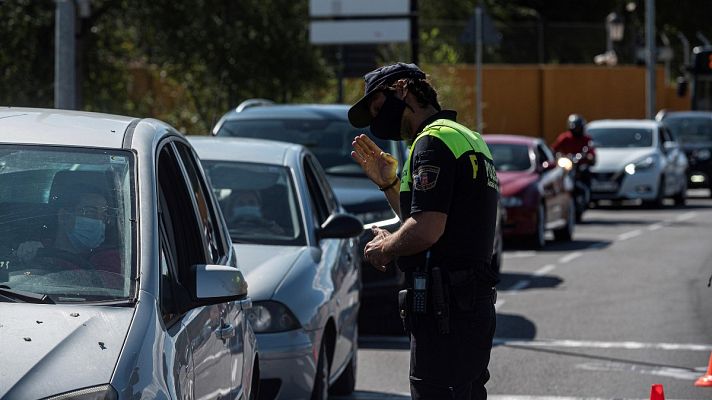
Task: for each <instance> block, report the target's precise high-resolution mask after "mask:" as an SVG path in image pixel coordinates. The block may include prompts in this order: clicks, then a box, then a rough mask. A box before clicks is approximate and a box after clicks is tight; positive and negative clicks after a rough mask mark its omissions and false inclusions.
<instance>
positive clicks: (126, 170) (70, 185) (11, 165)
mask: <svg viewBox="0 0 712 400" xmlns="http://www.w3.org/2000/svg"><path fill="white" fill-rule="evenodd" d="M132 157H133V155H132V154H131V153H130V152H124V151H106V150H88V149H78V148H62V147H41V146H9V145H4V146H0V285H3V286H5V287H9V288H10V289H15V290H21V291H27V292H34V293H38V294H46V295H48V296H49V297H50V298H51V299H52V300H53V301H54V302H56V303H81V302H98V301H117V300H122V299H127V298H129V297H131V296H132V294H133V292H132V291H133V285H132V282H134V280H135V273H134V268H133V267H132V265H134V263H133V260H134V257H133V254H134V252H133V248H134V239H133V234H132V222H131V221H135V220H136V218H135V215H134V207H133V204H134V198H135V196H134V189H133V188H134V186H135V185H134V184H133V180H132V176H133V173H132V168H133V167H132V166H133V161H132V160H133V158H132Z"/></svg>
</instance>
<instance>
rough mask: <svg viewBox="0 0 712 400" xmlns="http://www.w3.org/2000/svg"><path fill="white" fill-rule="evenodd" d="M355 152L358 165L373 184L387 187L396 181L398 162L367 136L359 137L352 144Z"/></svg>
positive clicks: (354, 157)
mask: <svg viewBox="0 0 712 400" xmlns="http://www.w3.org/2000/svg"><path fill="white" fill-rule="evenodd" d="M351 145H352V146H353V148H354V150H353V151H352V152H351V158H353V159H354V160H355V161H356V162H357V163H358V165H360V166H361V168H362V169H363V171H364V172H365V173H366V176H368V177H369V178H370V179H371V180H372V181H373V183H375V184H376V185H378V186H379V187H386V186H388V185H390V184H391V183H393V181H394V180H395V179H396V171H397V169H398V160H396V159H395V158H394V157H393V156H392V155H390V154H388V153H386V152H384V151H383V150H381V148H380V147H378V146H377V145H376V144H375V143H373V141H372V140H371V139H370V138H369V137H368V136H366V135H358V136H356V137H355V138H354V141H353V142H351Z"/></svg>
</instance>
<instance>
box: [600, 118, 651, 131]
mask: <svg viewBox="0 0 712 400" xmlns="http://www.w3.org/2000/svg"><path fill="white" fill-rule="evenodd" d="M658 126H660V122H658V121H654V120H651V119H599V120H596V121H591V122H589V123H588V124H586V128H587V129H590V128H650V129H654V128H656V127H658Z"/></svg>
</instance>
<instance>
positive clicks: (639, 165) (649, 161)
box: [624, 156, 655, 175]
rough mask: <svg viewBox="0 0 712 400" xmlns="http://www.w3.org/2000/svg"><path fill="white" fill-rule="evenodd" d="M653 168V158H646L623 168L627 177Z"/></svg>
mask: <svg viewBox="0 0 712 400" xmlns="http://www.w3.org/2000/svg"><path fill="white" fill-rule="evenodd" d="M654 166H655V157H653V156H647V157H645V158H644V159H642V160H640V161H636V162H634V163H630V164H628V165H626V166H625V168H624V170H625V172H626V173H627V174H628V175H633V174H635V173H636V172H640V171H645V170H646V169H650V168H652V167H654Z"/></svg>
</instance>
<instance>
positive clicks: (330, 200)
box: [307, 156, 338, 216]
mask: <svg viewBox="0 0 712 400" xmlns="http://www.w3.org/2000/svg"><path fill="white" fill-rule="evenodd" d="M307 162H308V163H309V165H310V166H311V169H312V171H313V172H314V175H315V176H316V179H317V181H318V182H319V188H320V189H321V193H322V195H323V196H324V200H325V202H326V209H327V213H328V215H331V214H333V213H334V212H335V211H336V208H337V207H338V203H337V200H336V195H334V191H333V190H332V189H331V184H329V181H328V180H327V179H326V176H325V175H324V170H323V169H322V168H321V165H319V162H318V161H316V160H315V159H314V158H313V157H311V156H307ZM328 215H327V216H328Z"/></svg>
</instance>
